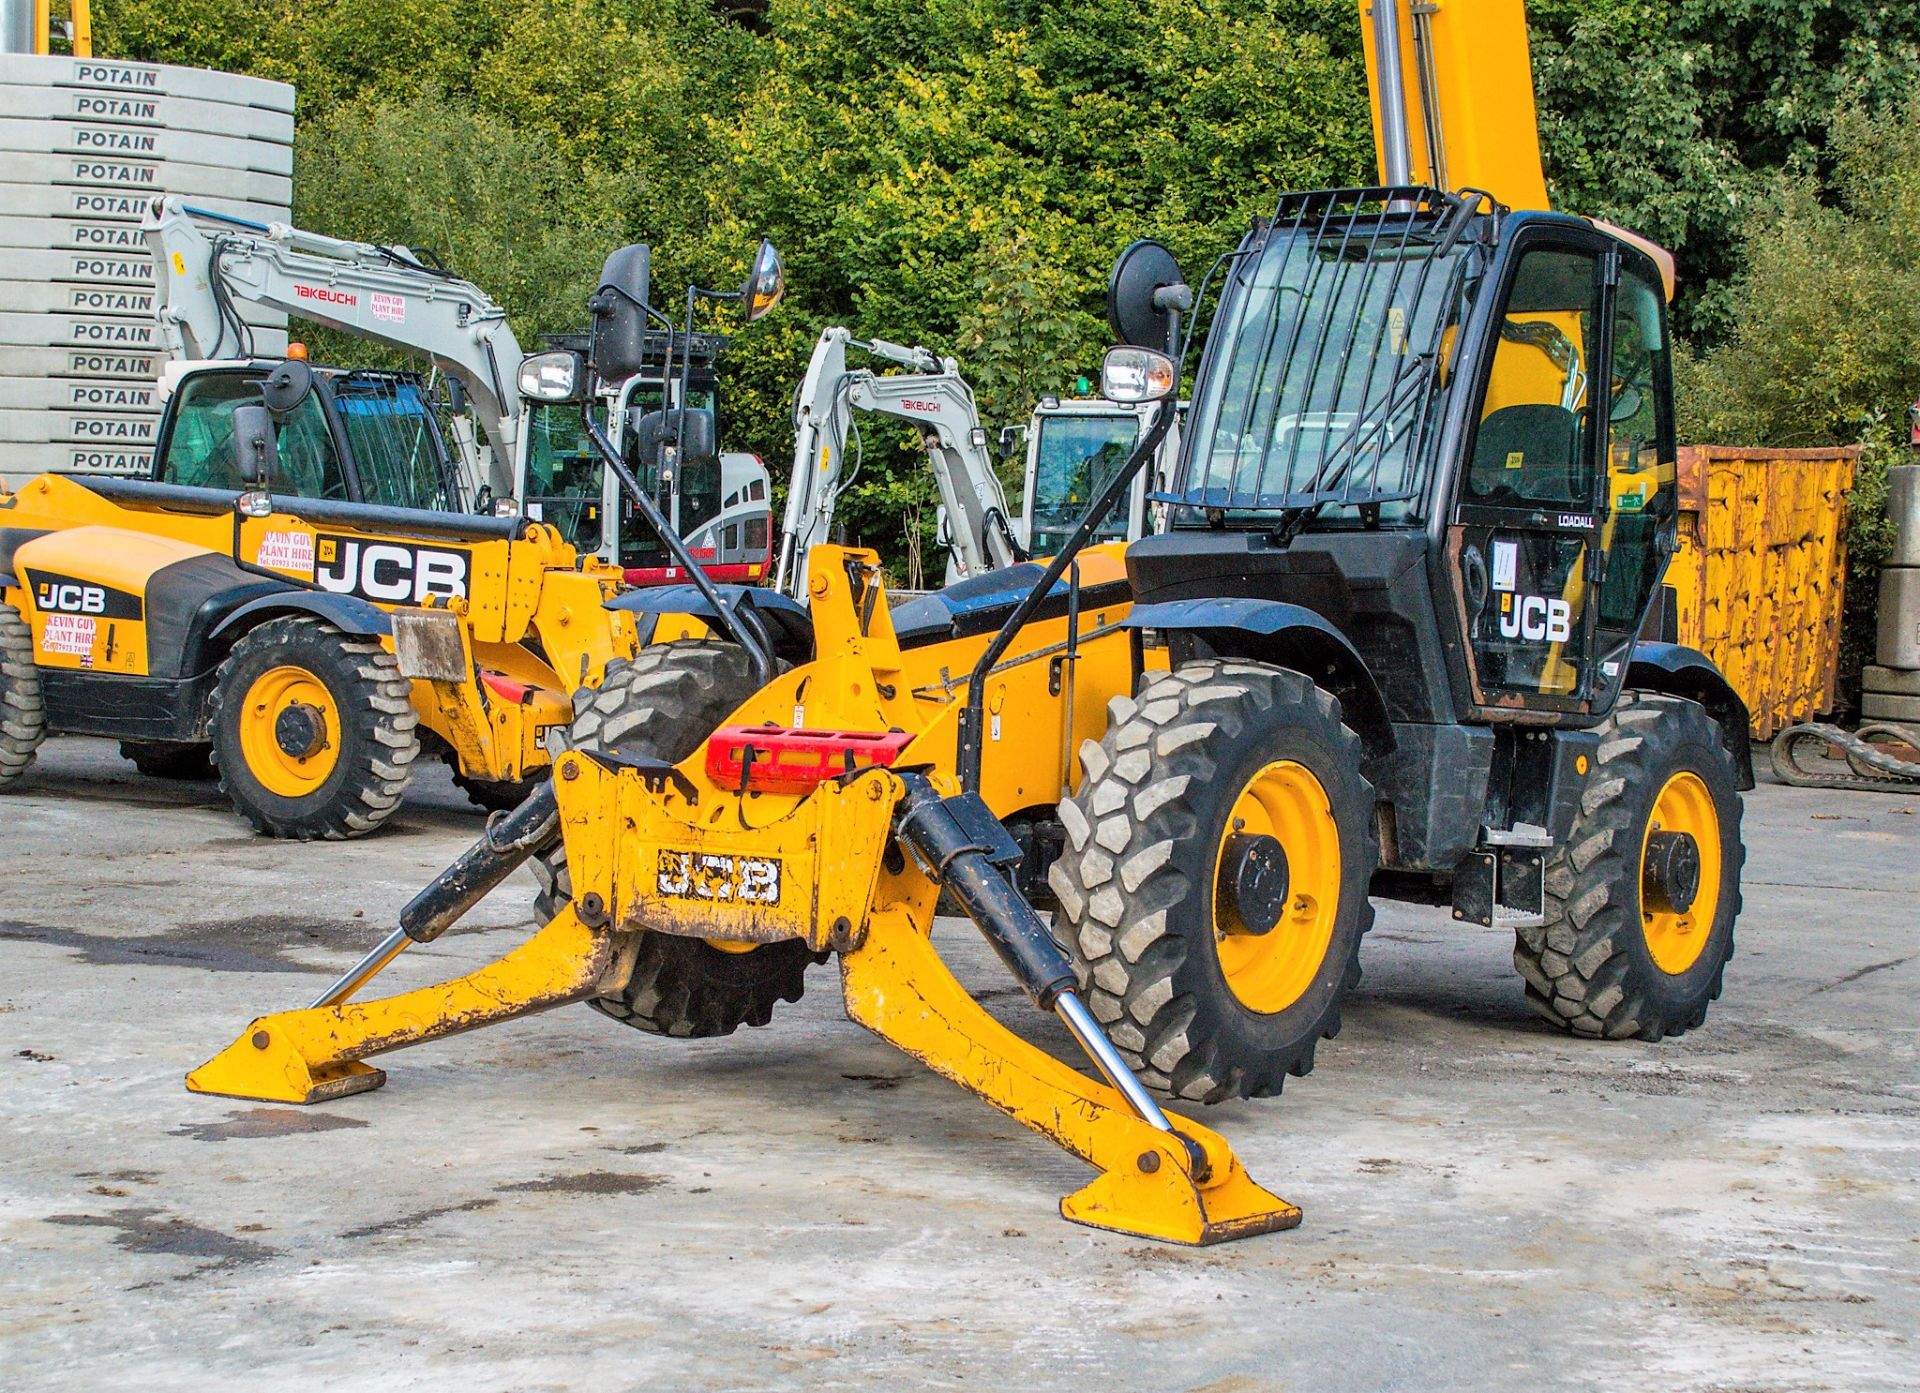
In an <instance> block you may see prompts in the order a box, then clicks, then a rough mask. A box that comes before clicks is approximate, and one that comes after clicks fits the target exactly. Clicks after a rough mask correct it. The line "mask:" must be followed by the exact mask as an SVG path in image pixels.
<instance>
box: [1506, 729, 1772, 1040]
mask: <svg viewBox="0 0 1920 1393" xmlns="http://www.w3.org/2000/svg"><path fill="white" fill-rule="evenodd" d="M1599 730H1600V748H1599V751H1598V754H1597V756H1596V758H1595V764H1594V769H1593V771H1592V773H1591V774H1590V775H1589V776H1588V778H1587V782H1586V787H1585V790H1584V791H1583V793H1582V795H1581V801H1580V812H1579V814H1578V816H1577V817H1576V819H1575V821H1574V826H1573V834H1572V835H1571V836H1570V837H1569V838H1568V840H1567V844H1566V845H1565V846H1564V847H1562V848H1560V849H1559V850H1558V851H1557V852H1556V853H1555V855H1554V857H1553V859H1552V860H1551V861H1549V862H1548V863H1547V896H1546V910H1547V913H1546V919H1547V922H1546V923H1544V924H1541V925H1538V926H1536V927H1532V928H1523V929H1517V930H1516V931H1515V942H1514V948H1513V964H1514V966H1515V967H1516V968H1518V969H1519V970H1520V975H1521V976H1522V977H1524V978H1525V979H1526V983H1527V1004H1528V1005H1529V1006H1531V1007H1532V1008H1533V1009H1534V1011H1535V1012H1536V1013H1537V1014H1539V1015H1540V1016H1542V1017H1544V1018H1545V1019H1547V1020H1549V1021H1551V1022H1553V1023H1554V1024H1555V1025H1557V1026H1559V1027H1560V1028H1561V1029H1563V1030H1570V1031H1572V1032H1573V1033H1574V1034H1576V1035H1586V1036H1592V1037H1596V1038H1605V1039H1609V1040H1620V1039H1627V1038H1630V1037H1631V1038H1638V1039H1641V1040H1659V1039H1662V1038H1664V1037H1665V1036H1668V1035H1679V1034H1682V1033H1684V1032H1686V1031H1688V1030H1691V1029H1693V1028H1694V1027H1695V1026H1697V1025H1699V1024H1700V1023H1701V1022H1702V1021H1704V1020H1705V1019H1706V1016H1707V1007H1708V1005H1709V1004H1710V1003H1711V1002H1712V1001H1713V1000H1714V999H1715V998H1716V997H1718V996H1719V995H1720V984H1721V977H1722V975H1723V973H1724V972H1725V970H1726V965H1727V962H1728V960H1729V959H1730V958H1732V956H1733V927H1734V921H1735V919H1736V918H1738V917H1739V914H1740V868H1741V865H1742V863H1743V862H1744V861H1745V859H1746V850H1745V848H1744V847H1743V846H1742V845H1741V842H1740V793H1739V790H1738V788H1737V786H1736V775H1735V770H1734V767H1733V760H1732V757H1731V756H1730V755H1729V754H1728V753H1727V750H1726V746H1725V745H1724V744H1723V743H1722V742H1721V739H1720V729H1719V727H1718V726H1717V725H1715V723H1714V721H1713V718H1712V717H1711V716H1709V715H1708V714H1707V712H1706V708H1704V707H1702V706H1701V705H1699V704H1698V703H1697V702H1692V701H1687V700H1684V699H1682V698H1680V697H1671V696H1657V695H1654V694H1651V693H1646V692H1627V693H1624V694H1623V695H1622V696H1621V698H1620V701H1619V704H1618V705H1617V706H1616V707H1615V708H1614V711H1613V714H1612V715H1610V716H1608V717H1607V719H1606V720H1605V721H1604V722H1603V723H1602V724H1601V726H1600V727H1599Z"/></svg>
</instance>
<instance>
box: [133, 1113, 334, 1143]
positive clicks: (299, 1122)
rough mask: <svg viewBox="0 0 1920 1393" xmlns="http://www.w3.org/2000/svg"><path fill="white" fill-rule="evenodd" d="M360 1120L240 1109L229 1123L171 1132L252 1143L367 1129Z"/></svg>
mask: <svg viewBox="0 0 1920 1393" xmlns="http://www.w3.org/2000/svg"><path fill="white" fill-rule="evenodd" d="M366 1125H367V1124H366V1122H365V1121H364V1120H362V1119H361V1118H358V1117H341V1116H340V1115H339V1114H337V1113H330V1112H313V1111H310V1110H309V1109H306V1108H240V1109H235V1110H234V1111H232V1112H230V1113H228V1114H227V1120H226V1121H225V1122H189V1123H187V1124H185V1125H184V1126H180V1127H176V1128H174V1129H173V1130H172V1131H171V1132H169V1133H167V1135H168V1136H170V1137H191V1138H192V1139H193V1140H194V1141H251V1140H253V1139H254V1138H256V1137H292V1136H298V1135H300V1134H301V1133H303V1132H337V1131H339V1130H341V1129H342V1128H343V1127H364V1126H366Z"/></svg>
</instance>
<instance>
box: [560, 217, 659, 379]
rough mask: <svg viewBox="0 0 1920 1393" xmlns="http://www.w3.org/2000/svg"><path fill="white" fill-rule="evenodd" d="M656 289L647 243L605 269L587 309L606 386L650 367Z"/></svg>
mask: <svg viewBox="0 0 1920 1393" xmlns="http://www.w3.org/2000/svg"><path fill="white" fill-rule="evenodd" d="M652 287H653V250H652V249H651V248H650V247H648V246H647V244H646V243H645V242H635V243H634V244H633V245H632V246H627V247H621V248H620V249H619V250H618V251H616V252H614V253H613V254H612V255H611V256H609V257H608V258H607V259H606V263H605V264H604V265H603V266H601V268H600V288H599V289H597V290H595V291H594V292H593V298H592V299H590V300H588V301H587V309H588V310H589V311H590V312H591V313H592V315H593V370H594V371H595V372H596V373H598V374H599V376H600V380H601V381H602V382H610V383H611V382H625V381H626V380H627V379H628V378H629V377H632V376H634V375H635V374H636V373H638V372H639V371H640V370H641V368H643V367H645V366H646V341H647V320H648V314H647V306H648V300H647V296H648V294H649V293H650V292H651V290H652ZM537 356H538V357H545V356H547V355H545V354H540V355H537Z"/></svg>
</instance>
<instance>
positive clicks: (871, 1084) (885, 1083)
mask: <svg viewBox="0 0 1920 1393" xmlns="http://www.w3.org/2000/svg"><path fill="white" fill-rule="evenodd" d="M840 1077H841V1078H843V1079H845V1080H846V1081H847V1082H848V1083H863V1084H865V1085H866V1086H867V1087H868V1088H871V1089H874V1090H876V1091H878V1092H883V1093H884V1092H885V1091H886V1090H887V1089H889V1088H898V1087H899V1086H900V1085H901V1084H903V1083H905V1082H906V1081H907V1080H908V1079H910V1078H912V1077H913V1075H911V1074H842V1075H841V1076H840Z"/></svg>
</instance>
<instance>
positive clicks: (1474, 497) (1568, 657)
mask: <svg viewBox="0 0 1920 1393" xmlns="http://www.w3.org/2000/svg"><path fill="white" fill-rule="evenodd" d="M1518 235H1519V240H1518V242H1517V243H1516V245H1515V247H1514V249H1513V251H1512V252H1511V253H1510V254H1509V256H1508V257H1507V258H1506V268H1507V269H1506V273H1505V275H1504V276H1503V277H1502V281H1501V284H1500V286H1499V287H1498V292H1499V295H1500V299H1499V302H1498V306H1497V309H1496V312H1495V313H1494V315H1493V316H1492V318H1491V320H1490V321H1487V322H1488V329H1487V334H1488V336H1489V339H1490V340H1491V342H1490V343H1489V344H1488V348H1487V351H1486V352H1484V353H1483V354H1482V355H1481V357H1480V361H1481V364H1482V366H1481V370H1480V377H1479V381H1478V383H1477V384H1475V388H1474V391H1475V396H1474V399H1473V405H1472V408H1471V415H1470V417H1469V421H1468V429H1467V430H1466V432H1465V439H1466V450H1465V456H1464V459H1463V461H1462V463H1461V466H1460V468H1459V470H1458V471H1457V475H1456V479H1455V486H1454V498H1453V503H1452V512H1451V516H1450V519H1449V523H1448V527H1447V563H1448V569H1449V572H1450V578H1451V585H1452V588H1453V592H1454V600H1455V603H1456V606H1457V614H1458V616H1459V620H1460V623H1461V627H1462V629H1463V631H1464V637H1465V644H1464V653H1465V659H1466V667H1467V677H1468V688H1469V698H1468V705H1469V706H1470V708H1471V710H1472V712H1473V714H1474V715H1476V716H1477V717H1479V718H1481V719H1488V718H1492V719H1501V718H1503V717H1511V716H1512V715H1513V714H1514V713H1516V712H1541V713H1584V712H1588V711H1590V710H1592V709H1593V705H1594V701H1595V698H1596V694H1597V692H1599V691H1600V690H1601V687H1602V685H1603V684H1601V683H1600V682H1599V678H1600V673H1599V671H1598V667H1597V644H1598V637H1599V636H1598V629H1597V618H1598V606H1597V603H1596V597H1597V595H1598V593H1599V582H1600V578H1601V575H1602V573H1603V571H1604V567H1605V555H1604V541H1605V539H1604V535H1603V534H1604V523H1605V503H1604V498H1605V468H1604V460H1605V457H1606V447H1607V443H1608V442H1607V431H1606V423H1607V413H1608V404H1609V402H1610V399H1611V392H1610V387H1609V382H1610V379H1609V372H1610V365H1609V360H1610V355H1611V343H1612V337H1613V321H1612V313H1613V302H1614V296H1615V287H1616V285H1617V282H1618V279H1619V273H1620V262H1619V256H1618V253H1617V251H1616V250H1615V248H1614V244H1612V243H1611V242H1610V240H1609V239H1607V238H1604V237H1601V236H1599V235H1597V234H1594V235H1587V234H1585V233H1583V232H1582V231H1580V230H1577V229H1573V228H1562V227H1550V228H1529V229H1523V230H1521V232H1520V233H1519V234H1518Z"/></svg>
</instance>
